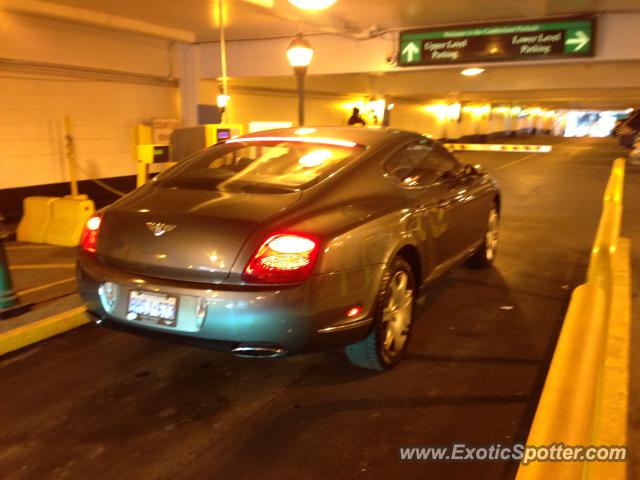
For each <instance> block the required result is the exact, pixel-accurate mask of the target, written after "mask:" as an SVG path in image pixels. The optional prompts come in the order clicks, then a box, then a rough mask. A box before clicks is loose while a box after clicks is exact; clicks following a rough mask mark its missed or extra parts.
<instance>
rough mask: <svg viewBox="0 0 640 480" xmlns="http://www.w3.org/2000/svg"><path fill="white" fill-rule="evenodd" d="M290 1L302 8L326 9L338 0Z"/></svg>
mask: <svg viewBox="0 0 640 480" xmlns="http://www.w3.org/2000/svg"><path fill="white" fill-rule="evenodd" d="M289 3H291V4H292V5H294V6H296V7H298V8H299V9H301V10H324V9H325V8H329V7H330V6H331V5H333V4H334V3H336V0H289Z"/></svg>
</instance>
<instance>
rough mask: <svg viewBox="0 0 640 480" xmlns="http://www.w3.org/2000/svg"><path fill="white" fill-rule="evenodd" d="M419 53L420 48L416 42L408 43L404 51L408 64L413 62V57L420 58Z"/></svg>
mask: <svg viewBox="0 0 640 480" xmlns="http://www.w3.org/2000/svg"><path fill="white" fill-rule="evenodd" d="M419 53H420V47H418V45H417V44H416V43H415V42H409V43H407V45H406V46H405V47H404V48H403V49H402V56H403V57H405V60H406V61H407V63H411V62H413V61H414V60H413V57H418V54H419Z"/></svg>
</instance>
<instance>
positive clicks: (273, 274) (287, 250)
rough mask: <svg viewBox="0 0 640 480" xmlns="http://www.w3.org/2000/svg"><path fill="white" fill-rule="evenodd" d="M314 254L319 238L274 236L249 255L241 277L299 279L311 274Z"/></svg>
mask: <svg viewBox="0 0 640 480" xmlns="http://www.w3.org/2000/svg"><path fill="white" fill-rule="evenodd" d="M317 256H318V241H317V239H315V238H313V237H311V236H309V235H305V234H297V233H296V234H292V233H281V234H278V235H273V236H271V237H269V238H268V239H267V240H265V241H264V243H263V244H262V245H261V246H260V248H259V249H258V251H257V252H256V253H255V255H254V256H253V257H252V258H251V260H250V261H249V263H248V264H247V266H246V268H245V269H244V273H243V275H242V277H243V279H244V280H245V281H248V282H257V283H298V282H302V281H304V280H306V279H307V278H308V277H309V275H310V274H311V270H313V265H314V263H315V261H316V257H317Z"/></svg>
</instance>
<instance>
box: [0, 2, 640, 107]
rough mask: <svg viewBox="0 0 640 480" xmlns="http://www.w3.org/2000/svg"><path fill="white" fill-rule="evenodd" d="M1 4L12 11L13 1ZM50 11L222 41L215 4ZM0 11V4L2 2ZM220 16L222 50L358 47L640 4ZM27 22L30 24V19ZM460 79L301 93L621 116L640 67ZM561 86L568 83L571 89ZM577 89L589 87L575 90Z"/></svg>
mask: <svg viewBox="0 0 640 480" xmlns="http://www.w3.org/2000/svg"><path fill="white" fill-rule="evenodd" d="M25 1H26V2H27V3H38V2H33V1H31V0H25ZM6 2H7V3H8V4H11V3H12V1H11V0H6ZM13 3H14V4H16V3H15V2H13ZM40 3H42V4H43V5H46V4H45V3H44V2H40ZM47 3H49V4H56V5H58V6H64V7H73V8H77V9H85V10H87V11H90V12H98V13H102V14H108V15H114V16H117V17H123V18H126V19H131V20H135V21H140V22H146V23H148V24H151V25H157V26H160V27H165V28H170V29H176V31H180V32H187V33H189V32H192V33H189V35H193V36H192V38H195V40H196V42H215V41H217V39H218V36H219V32H218V28H217V26H216V24H217V22H216V19H217V18H218V17H217V15H218V13H219V12H218V9H217V5H218V0H182V1H180V2H175V1H167V0H137V1H134V2H132V1H130V0H109V1H108V2H105V1H103V0H52V1H49V2H47ZM3 4H6V3H5V2H0V5H3ZM19 4H20V3H19V2H18V3H17V5H19ZM224 11H225V15H224V18H225V32H226V34H227V38H228V39H229V40H249V39H268V38H280V37H282V38H290V37H291V36H292V35H294V34H295V33H297V32H298V31H299V30H302V31H303V32H304V33H305V34H306V35H314V34H319V35H330V34H333V35H342V36H349V37H351V38H356V39H363V40H364V39H367V38H371V37H375V36H378V35H380V34H382V33H384V32H389V31H394V30H402V29H408V28H413V27H420V26H424V27H435V26H442V25H447V24H464V23H474V22H488V21H499V20H507V19H526V18H540V17H549V16H562V15H578V14H590V13H598V12H618V13H624V12H629V13H631V12H640V1H638V0H518V1H514V0H481V1H480V0H455V1H450V2H443V1H442V0H408V1H398V0H338V1H337V3H336V4H335V5H334V6H332V7H331V8H330V9H328V10H326V11H323V12H315V13H309V12H302V11H300V10H298V9H296V8H295V7H293V6H292V5H291V4H290V3H289V1H288V0H226V1H225V8H224ZM30 13H31V14H33V9H32V10H31V12H30ZM43 14H44V15H46V12H43ZM389 38H390V37H389ZM614 67H615V69H616V72H617V75H618V77H619V79H618V81H617V85H618V86H620V88H615V89H612V88H608V87H607V88H593V87H594V86H595V85H606V82H605V80H603V79H604V78H606V77H607V76H610V73H611V68H614ZM459 70H460V69H459V68H458V66H452V67H446V68H428V69H417V70H413V71H391V72H385V73H383V72H370V73H369V74H362V73H358V74H333V75H314V74H313V69H311V71H310V76H309V79H308V88H309V90H310V91H311V92H313V93H316V94H319V95H353V94H361V95H368V94H383V95H387V96H390V97H393V98H398V99H407V100H411V101H419V102H425V101H431V100H436V99H451V100H456V101H468V102H473V101H478V102H480V101H489V102H492V103H500V102H504V103H514V102H521V103H523V104H527V103H535V104H539V105H542V106H549V107H555V108H593V109H608V108H611V109H613V108H623V109H624V108H627V107H629V106H633V105H635V104H636V103H637V99H638V98H640V88H638V87H637V82H636V79H637V78H638V75H640V65H636V62H626V64H622V65H621V64H617V65H615V66H613V65H607V64H602V63H601V64H599V65H595V64H591V63H589V62H586V63H582V64H580V62H578V63H574V64H559V63H554V64H541V63H537V64H529V65H502V66H498V65H496V66H492V67H491V68H490V69H488V70H487V72H485V74H484V75H482V76H481V77H479V78H475V79H469V78H462V77H461V76H460V75H459ZM603 75H604V77H603ZM567 79H571V80H572V81H571V82H569V83H568V82H567ZM574 79H575V82H573V80H574ZM583 79H591V80H594V81H592V82H591V84H588V82H586V83H585V85H582V86H581V85H580V81H581V80H583ZM601 80H602V82H601ZM603 82H604V83H603ZM231 86H232V89H233V88H235V89H237V90H242V89H245V90H250V89H251V90H254V91H256V90H260V89H262V90H264V91H266V92H271V93H273V92H282V93H284V94H288V95H291V94H293V93H294V92H295V83H294V79H293V78H292V77H290V76H286V77H257V76H256V77H255V78H234V79H233V82H232V84H231Z"/></svg>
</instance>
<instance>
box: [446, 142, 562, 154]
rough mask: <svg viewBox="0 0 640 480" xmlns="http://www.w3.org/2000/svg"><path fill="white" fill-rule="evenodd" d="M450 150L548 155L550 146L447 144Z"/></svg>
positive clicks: (551, 148)
mask: <svg viewBox="0 0 640 480" xmlns="http://www.w3.org/2000/svg"><path fill="white" fill-rule="evenodd" d="M445 145H446V146H447V147H448V148H450V149H451V150H454V151H457V152H518V153H549V152H551V151H552V150H553V147H552V146H551V145H509V144H505V145H502V144H495V143H447V144H445Z"/></svg>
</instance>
